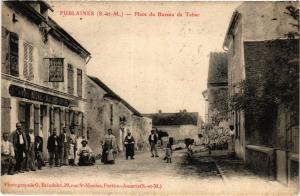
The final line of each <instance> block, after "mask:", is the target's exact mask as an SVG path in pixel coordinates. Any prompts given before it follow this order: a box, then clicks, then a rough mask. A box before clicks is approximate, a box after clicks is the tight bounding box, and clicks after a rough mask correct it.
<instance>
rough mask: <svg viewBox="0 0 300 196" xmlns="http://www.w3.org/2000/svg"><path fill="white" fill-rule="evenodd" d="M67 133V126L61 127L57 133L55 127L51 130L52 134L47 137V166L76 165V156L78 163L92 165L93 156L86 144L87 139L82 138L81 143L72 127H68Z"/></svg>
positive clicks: (93, 161)
mask: <svg viewBox="0 0 300 196" xmlns="http://www.w3.org/2000/svg"><path fill="white" fill-rule="evenodd" d="M70 133H71V134H68V133H67V127H64V128H63V132H62V133H61V134H60V135H57V132H56V129H53V130H52V134H51V135H50V136H49V138H48V142H47V149H48V152H49V157H50V158H49V166H50V167H53V164H55V166H56V167H59V166H63V165H71V166H75V165H76V162H75V160H76V157H78V165H79V166H82V165H93V164H94V163H95V157H94V155H93V152H92V150H91V148H90V147H89V146H88V145H87V144H88V141H87V140H85V139H83V140H82V141H81V143H80V144H81V145H80V144H79V143H78V141H77V136H76V135H75V131H74V129H73V128H72V127H71V128H70Z"/></svg>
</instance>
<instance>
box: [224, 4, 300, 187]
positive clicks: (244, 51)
mask: <svg viewBox="0 0 300 196" xmlns="http://www.w3.org/2000/svg"><path fill="white" fill-rule="evenodd" d="M293 7H295V8H297V4H296V3H293V2H258V3H255V4H254V3H253V2H246V3H243V4H242V5H241V6H239V7H238V8H237V9H236V10H235V12H234V13H233V15H232V18H231V21H230V24H229V27H228V30H227V34H226V37H225V40H224V44H223V47H224V49H225V50H226V51H227V53H228V93H229V97H230V98H232V97H234V96H237V95H241V94H243V91H242V90H241V88H240V84H241V83H242V82H245V81H246V82H247V83H254V82H256V83H259V82H261V84H262V83H263V82H264V81H265V78H263V77H262V75H263V74H264V70H266V69H267V67H268V66H270V64H271V63H274V62H275V64H276V62H277V64H276V66H278V67H280V66H282V65H280V62H279V58H278V57H280V58H285V59H286V63H288V62H289V61H291V60H293V59H299V38H298V37H297V36H296V39H295V37H294V35H293V34H292V33H291V32H295V31H296V32H298V31H299V30H298V29H297V28H296V29H295V26H294V25H292V24H294V23H295V21H297V20H296V19H295V18H296V17H295V16H294V15H293V10H294V9H293ZM298 12H299V10H298ZM296 23H297V22H296ZM253 29H255V31H253ZM298 35H299V34H298ZM292 37H294V38H293V39H292ZM287 46H288V48H292V51H288V50H287V49H286V48H287ZM297 62H298V61H297ZM280 74H282V73H279V75H280ZM274 77H275V76H274ZM264 90H265V89H264V87H262V86H256V87H255V90H253V93H254V95H253V96H254V97H255V96H258V97H259V96H260V94H261V92H262V91H264ZM276 109H277V110H278V113H277V117H276V123H274V124H273V125H272V127H273V128H271V129H268V130H267V129H265V130H259V128H258V127H257V126H256V124H255V121H253V120H252V119H251V118H249V115H248V113H246V112H245V111H244V110H243V109H233V110H231V111H230V112H229V113H228V116H229V123H230V124H231V125H232V126H233V127H234V130H235V153H236V155H237V157H239V158H241V159H243V160H245V161H246V162H247V163H248V164H249V165H251V166H252V167H253V169H254V170H256V171H257V172H262V173H264V174H266V175H268V176H271V177H273V178H276V179H278V180H279V181H281V182H283V183H287V181H288V179H289V177H288V175H290V174H291V172H288V171H291V170H293V169H292V168H291V167H289V165H291V164H290V163H291V160H295V157H298V155H294V154H295V153H296V154H297V153H298V152H289V150H287V149H289V147H288V146H287V145H283V144H284V143H286V144H287V143H292V141H291V140H294V138H293V136H292V135H295V134H293V133H294V131H292V130H293V129H296V130H299V128H297V127H299V122H298V125H296V126H294V125H293V126H290V128H287V127H289V126H285V125H288V124H289V121H290V120H289V118H290V117H289V116H290V115H289V114H288V113H289V112H288V111H285V109H284V108H283V107H281V106H280V107H278V108H276ZM270 111H271V110H270ZM296 132H297V131H296ZM298 132H299V131H298ZM288 135H289V136H288ZM295 137H299V135H298V136H295ZM288 138H290V139H288ZM297 162H298V159H297V161H296V165H298V163H297ZM296 168H298V167H296ZM296 173H297V172H296Z"/></svg>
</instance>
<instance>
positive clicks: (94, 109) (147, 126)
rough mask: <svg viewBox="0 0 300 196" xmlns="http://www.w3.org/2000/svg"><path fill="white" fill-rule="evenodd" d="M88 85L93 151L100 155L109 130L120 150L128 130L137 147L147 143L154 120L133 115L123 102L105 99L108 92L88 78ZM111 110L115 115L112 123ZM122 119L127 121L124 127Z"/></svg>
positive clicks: (89, 123)
mask: <svg viewBox="0 0 300 196" xmlns="http://www.w3.org/2000/svg"><path fill="white" fill-rule="evenodd" d="M87 84H88V85H87V86H88V87H87V89H88V92H87V102H88V104H87V105H88V107H87V114H88V123H87V124H88V132H89V134H88V135H89V145H90V147H91V148H92V150H93V151H94V152H96V153H99V149H100V143H101V141H104V135H105V134H106V133H107V130H108V129H112V131H113V134H114V135H115V136H116V140H117V144H118V147H119V149H120V150H123V148H124V145H123V142H124V138H125V136H126V134H127V131H128V130H130V131H131V133H132V135H133V136H134V138H135V140H136V144H135V146H136V147H137V142H144V143H145V134H147V133H148V132H150V130H151V128H152V120H151V119H148V118H144V117H139V116H136V115H133V113H132V112H131V111H130V110H129V109H128V108H127V107H126V106H125V105H124V104H123V103H122V102H119V101H117V100H112V99H108V98H104V95H106V94H107V92H106V91H105V90H103V89H102V88H101V87H100V86H99V85H98V84H96V83H95V82H94V81H93V80H91V79H90V78H88V81H87ZM111 109H112V114H113V116H112V117H113V118H112V122H111ZM120 117H125V119H126V123H125V125H124V126H123V127H122V125H121V124H120ZM121 127H122V129H121Z"/></svg>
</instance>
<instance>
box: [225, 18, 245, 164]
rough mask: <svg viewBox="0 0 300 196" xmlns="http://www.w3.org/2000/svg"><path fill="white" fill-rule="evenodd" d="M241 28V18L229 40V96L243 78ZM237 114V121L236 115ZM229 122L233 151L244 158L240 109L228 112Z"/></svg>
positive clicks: (243, 124)
mask: <svg viewBox="0 0 300 196" xmlns="http://www.w3.org/2000/svg"><path fill="white" fill-rule="evenodd" d="M242 37H243V28H242V23H241V20H239V21H238V23H237V27H236V29H235V36H234V40H231V42H230V45H229V49H228V51H227V53H228V93H229V97H231V96H233V95H235V94H236V93H239V87H238V84H239V83H240V82H241V81H243V80H244V79H245V68H244V60H243V56H244V54H243V41H242ZM238 116H239V119H240V120H239V121H238V119H237V117H238ZM228 117H229V124H231V125H234V127H235V153H236V156H237V157H239V158H241V159H244V160H245V145H246V141H245V123H244V121H245V117H244V113H243V112H242V111H231V112H230V113H229V114H228Z"/></svg>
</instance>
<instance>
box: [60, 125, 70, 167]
mask: <svg viewBox="0 0 300 196" xmlns="http://www.w3.org/2000/svg"><path fill="white" fill-rule="evenodd" d="M59 140H60V144H61V145H60V165H61V166H62V165H67V162H68V152H69V144H70V136H69V135H68V134H67V127H64V128H63V132H62V133H61V134H60V136H59Z"/></svg>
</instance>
